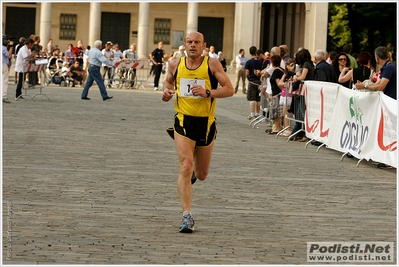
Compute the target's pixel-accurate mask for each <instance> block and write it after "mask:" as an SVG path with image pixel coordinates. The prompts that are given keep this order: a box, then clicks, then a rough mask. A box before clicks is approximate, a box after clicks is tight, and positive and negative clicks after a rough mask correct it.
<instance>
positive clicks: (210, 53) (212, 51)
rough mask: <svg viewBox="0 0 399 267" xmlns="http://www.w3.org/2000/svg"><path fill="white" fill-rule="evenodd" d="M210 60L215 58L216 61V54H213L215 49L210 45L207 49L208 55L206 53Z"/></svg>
mask: <svg viewBox="0 0 399 267" xmlns="http://www.w3.org/2000/svg"><path fill="white" fill-rule="evenodd" d="M208 55H209V57H210V58H216V59H218V58H219V57H218V54H216V52H215V47H214V46H213V45H211V47H209V53H208Z"/></svg>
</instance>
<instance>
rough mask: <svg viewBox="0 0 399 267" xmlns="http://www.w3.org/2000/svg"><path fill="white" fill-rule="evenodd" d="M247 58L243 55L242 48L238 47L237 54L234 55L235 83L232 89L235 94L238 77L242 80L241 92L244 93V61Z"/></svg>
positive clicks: (238, 81)
mask: <svg viewBox="0 0 399 267" xmlns="http://www.w3.org/2000/svg"><path fill="white" fill-rule="evenodd" d="M247 61H248V59H247V58H246V57H245V51H244V49H242V48H241V49H240V51H239V52H238V55H237V56H236V84H235V87H234V91H235V93H236V94H237V91H238V84H239V83H240V79H241V80H242V93H243V94H245V93H246V89H245V79H246V78H245V63H246V62H247Z"/></svg>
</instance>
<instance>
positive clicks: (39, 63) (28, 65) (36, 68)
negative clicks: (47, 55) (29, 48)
mask: <svg viewBox="0 0 399 267" xmlns="http://www.w3.org/2000/svg"><path fill="white" fill-rule="evenodd" d="M46 67H47V59H45V60H43V59H42V60H36V61H35V62H34V63H33V62H29V61H25V62H24V63H23V78H22V90H23V91H24V95H22V94H21V95H19V96H18V97H17V99H20V98H21V97H23V96H25V97H29V98H30V99H32V100H33V98H35V96H37V95H43V96H45V97H46V98H47V99H48V100H50V98H48V96H47V95H46V94H44V93H43V87H44V86H43V84H29V83H28V82H27V80H26V76H27V75H37V73H38V72H44V70H45V69H46ZM35 80H36V78H35V79H34V81H33V82H36V81H35ZM29 82H32V78H30V79H29ZM32 89H39V93H35V94H34V95H32V96H31V95H29V94H28V90H32Z"/></svg>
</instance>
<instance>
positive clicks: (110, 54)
mask: <svg viewBox="0 0 399 267" xmlns="http://www.w3.org/2000/svg"><path fill="white" fill-rule="evenodd" d="M112 46H113V44H112V42H111V41H108V42H107V43H106V44H105V48H104V49H103V50H102V51H101V52H102V53H103V55H104V57H106V58H107V59H108V60H109V61H111V62H112V61H114V51H113V50H112V49H111V48H112ZM102 67H103V80H105V76H106V75H107V76H108V85H107V87H108V88H111V87H112V85H111V84H112V79H113V69H114V68H113V66H109V65H107V64H105V63H103V64H102Z"/></svg>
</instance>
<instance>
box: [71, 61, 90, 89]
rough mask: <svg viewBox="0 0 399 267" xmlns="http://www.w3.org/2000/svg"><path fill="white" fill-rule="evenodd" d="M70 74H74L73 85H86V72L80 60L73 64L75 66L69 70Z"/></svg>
mask: <svg viewBox="0 0 399 267" xmlns="http://www.w3.org/2000/svg"><path fill="white" fill-rule="evenodd" d="M69 71H70V73H71V74H72V75H71V77H72V79H73V85H74V86H75V85H77V84H80V85H82V84H84V83H85V82H86V76H87V74H86V72H85V71H84V70H83V68H82V67H81V66H80V63H79V61H78V60H75V62H73V66H71V67H70V68H69Z"/></svg>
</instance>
